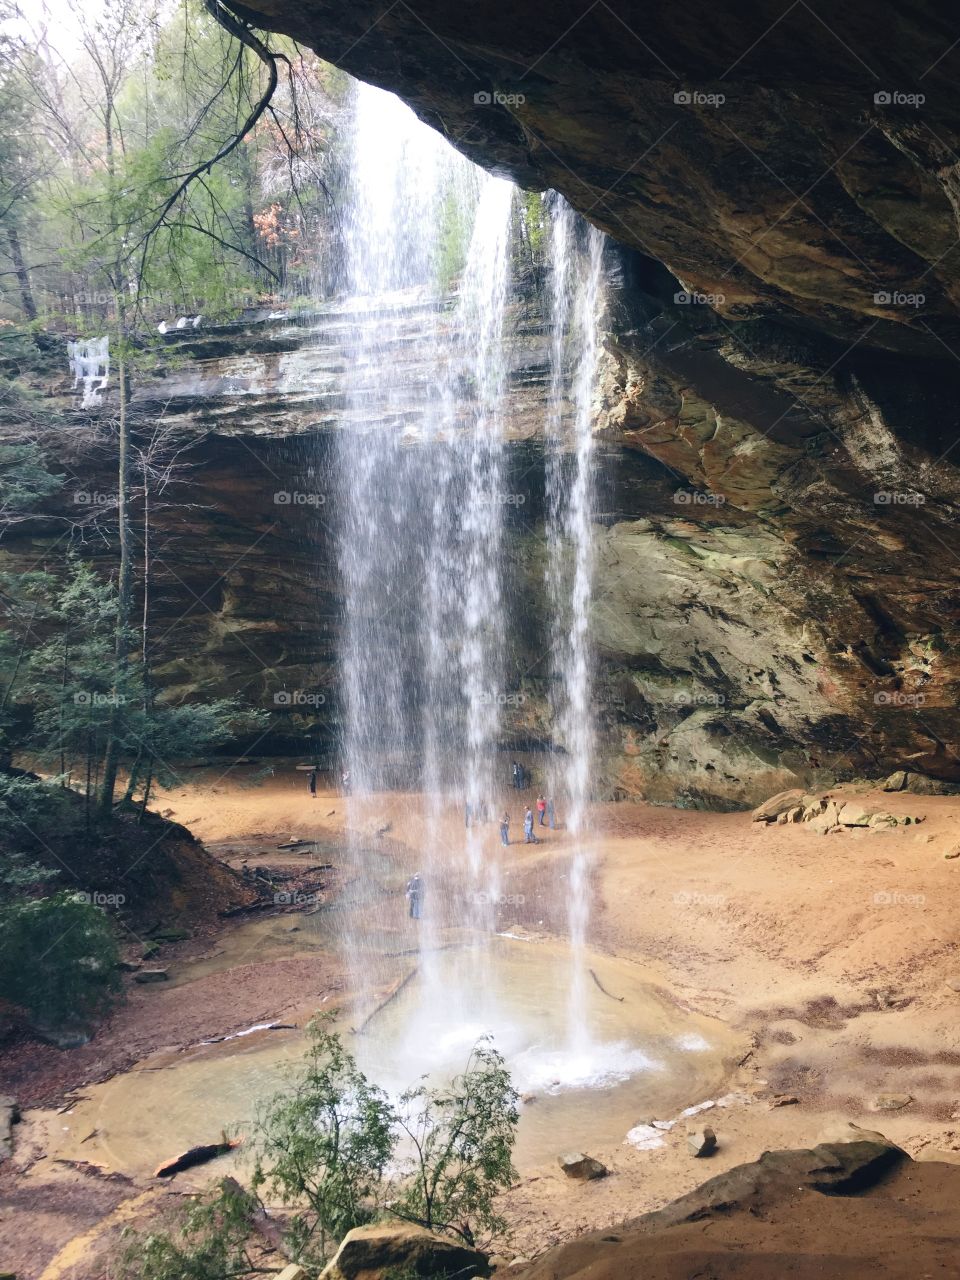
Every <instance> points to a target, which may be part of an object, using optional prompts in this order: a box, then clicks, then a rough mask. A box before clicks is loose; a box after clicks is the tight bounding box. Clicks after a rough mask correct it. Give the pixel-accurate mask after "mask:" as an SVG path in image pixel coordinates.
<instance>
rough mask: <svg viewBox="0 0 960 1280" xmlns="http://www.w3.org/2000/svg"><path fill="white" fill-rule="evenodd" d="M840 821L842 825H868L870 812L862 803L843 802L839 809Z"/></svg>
mask: <svg viewBox="0 0 960 1280" xmlns="http://www.w3.org/2000/svg"><path fill="white" fill-rule="evenodd" d="M839 816H840V823H841V825H842V826H844V827H867V826H869V825H870V814H869V813H868V812H867V810H866V809H864V807H863V806H862V805H859V804H850V803H847V804H845V805H844V806H843V807H842V808H841V810H840V815H839Z"/></svg>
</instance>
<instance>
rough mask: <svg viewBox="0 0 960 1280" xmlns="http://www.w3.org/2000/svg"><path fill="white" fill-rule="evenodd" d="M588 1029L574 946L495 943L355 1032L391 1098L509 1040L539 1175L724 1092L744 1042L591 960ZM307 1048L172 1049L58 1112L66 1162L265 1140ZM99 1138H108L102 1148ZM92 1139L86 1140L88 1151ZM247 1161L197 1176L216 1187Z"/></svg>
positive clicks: (299, 1038) (444, 954)
mask: <svg viewBox="0 0 960 1280" xmlns="http://www.w3.org/2000/svg"><path fill="white" fill-rule="evenodd" d="M584 962H585V965H586V966H587V969H588V970H589V971H592V974H591V976H589V977H588V978H587V991H588V999H587V1018H586V1025H585V1027H583V1028H582V1029H581V1030H580V1031H579V1032H578V1033H577V1034H576V1035H571V1034H570V1033H569V1030H568V1026H567V1000H568V989H567V983H568V978H569V972H570V970H569V953H568V951H567V949H566V948H565V947H564V946H563V945H562V944H559V943H545V942H524V941H515V940H511V939H506V938H494V939H490V940H488V941H487V942H486V943H485V944H484V945H483V948H482V951H481V952H480V953H479V954H478V952H477V949H476V948H465V947H463V948H452V947H451V948H447V949H444V950H440V951H438V952H436V953H435V954H434V955H433V956H432V957H427V958H426V962H425V963H424V962H423V961H421V966H420V967H419V968H417V969H414V968H413V962H412V961H411V967H410V969H409V971H408V972H409V973H410V974H411V976H410V977H409V979H408V980H407V982H406V983H405V984H404V985H403V986H402V988H401V989H400V990H399V992H398V993H397V994H396V995H395V996H394V997H393V998H392V999H390V1000H389V1001H388V1002H387V1003H386V1004H385V1005H383V1006H382V1007H381V1008H380V1009H379V1011H377V1012H375V1013H374V1014H373V1016H372V1017H370V1018H369V1019H368V1021H367V1023H366V1026H365V1028H364V1030H363V1032H362V1033H361V1034H353V1033H352V1032H351V1031H350V1030H349V1029H348V1028H344V1031H345V1033H346V1036H347V1039H348V1042H349V1043H350V1045H351V1048H352V1049H353V1051H354V1052H355V1053H356V1055H357V1058H358V1060H359V1062H360V1064H361V1066H362V1067H363V1069H364V1070H365V1071H366V1072H367V1073H368V1074H369V1075H370V1076H371V1077H372V1078H373V1079H375V1080H376V1081H377V1082H378V1083H379V1084H381V1085H382V1086H383V1087H384V1088H386V1089H387V1090H388V1091H390V1092H391V1093H399V1092H401V1091H402V1090H403V1089H404V1088H405V1087H407V1086H408V1085H410V1084H413V1083H415V1082H416V1081H417V1079H418V1078H419V1077H421V1076H422V1075H424V1074H426V1073H429V1074H430V1075H431V1077H432V1078H433V1079H434V1080H437V1081H441V1080H444V1079H449V1077H450V1076H452V1075H454V1074H456V1072H458V1071H460V1070H462V1069H463V1067H464V1066H465V1065H466V1062H467V1059H468V1057H469V1054H470V1050H471V1047H472V1045H473V1044H474V1043H475V1041H476V1040H477V1038H478V1037H479V1036H481V1035H486V1034H490V1035H492V1036H493V1039H494V1043H495V1045H496V1047H497V1048H498V1049H499V1050H500V1052H502V1053H503V1054H504V1056H505V1058H506V1059H507V1061H508V1064H509V1066H510V1070H511V1073H512V1076H513V1079H514V1083H515V1086H516V1088H517V1090H518V1091H519V1092H520V1093H521V1094H523V1095H524V1096H525V1099H526V1100H525V1102H524V1104H523V1108H522V1116H521V1121H520V1127H519V1134H518V1143H517V1153H516V1154H517V1162H518V1164H519V1166H520V1167H521V1168H522V1169H530V1168H532V1167H534V1166H536V1165H538V1164H542V1163H544V1162H545V1161H552V1160H553V1159H554V1158H555V1157H556V1155H558V1154H559V1153H560V1152H561V1151H564V1150H568V1149H571V1148H580V1147H584V1148H588V1149H593V1150H597V1149H602V1148H604V1147H607V1148H609V1147H610V1146H613V1145H616V1144H618V1143H620V1142H622V1141H623V1138H624V1136H625V1134H626V1133H627V1131H628V1130H629V1129H631V1128H632V1127H633V1126H634V1125H636V1124H637V1123H638V1122H640V1121H646V1120H649V1119H650V1118H652V1117H661V1118H662V1117H669V1116H673V1115H676V1114H677V1112H678V1111H679V1110H681V1109H682V1108H683V1107H684V1106H686V1105H688V1104H689V1103H693V1102H699V1101H701V1100H703V1099H705V1098H708V1097H711V1096H714V1095H715V1094H716V1093H717V1092H719V1091H721V1090H722V1086H723V1080H724V1076H725V1074H726V1071H727V1069H728V1065H729V1060H730V1058H731V1056H732V1055H733V1053H734V1050H735V1048H736V1047H737V1045H736V1041H735V1037H734V1036H733V1035H732V1034H731V1033H730V1032H729V1030H728V1029H727V1028H726V1027H725V1026H724V1024H722V1023H719V1022H716V1021H713V1020H711V1019H708V1018H704V1017H700V1016H698V1015H696V1014H693V1013H690V1012H688V1011H686V1010H684V1009H682V1008H680V1007H678V1006H677V1005H676V1004H675V1003H674V1002H673V1001H671V1000H670V999H669V998H668V997H667V996H666V995H665V994H664V993H663V992H662V991H660V990H658V988H657V987H656V986H655V985H653V983H652V982H651V981H650V975H649V974H648V973H647V972H645V970H644V969H643V968H642V967H641V966H639V965H636V964H633V963H630V962H628V961H624V960H618V959H612V958H610V957H606V956H600V955H596V954H588V955H587V956H586V957H585V961H584ZM303 1051H304V1037H303V1034H302V1033H301V1032H299V1031H293V1032H290V1031H277V1032H270V1031H258V1032H255V1033H253V1034H251V1035H249V1036H244V1037H240V1038H236V1039H232V1040H228V1041H225V1042H222V1043H219V1044H213V1045H199V1046H196V1047H194V1048H191V1049H188V1050H185V1051H181V1052H168V1053H165V1054H156V1055H154V1056H153V1057H152V1058H150V1059H148V1060H146V1061H145V1062H143V1063H141V1064H139V1066H138V1067H136V1068H135V1069H133V1070H131V1071H129V1072H126V1073H125V1074H123V1075H120V1076H117V1077H115V1078H114V1079H113V1080H110V1081H107V1082H106V1083H104V1084H102V1085H98V1086H95V1087H93V1088H91V1089H90V1091H89V1096H88V1097H87V1098H86V1099H85V1100H84V1101H82V1102H80V1103H78V1104H77V1106H76V1107H75V1108H74V1110H73V1111H72V1112H71V1113H69V1114H67V1115H63V1116H58V1117H56V1120H55V1123H56V1125H57V1126H58V1129H57V1130H56V1131H54V1132H53V1133H52V1135H51V1137H52V1142H53V1145H54V1147H56V1148H57V1150H56V1152H55V1154H58V1155H65V1156H67V1157H70V1158H74V1159H85V1160H92V1161H95V1162H98V1163H104V1164H106V1165H108V1166H109V1167H110V1168H111V1169H116V1170H119V1171H121V1172H124V1173H129V1174H138V1175H145V1174H150V1173H151V1172H152V1171H153V1169H154V1168H155V1167H156V1165H157V1164H159V1163H160V1162H161V1160H164V1159H166V1158H169V1157H171V1156H173V1155H175V1154H177V1153H178V1152H179V1151H181V1150H183V1149H185V1148H187V1147H191V1146H194V1145H196V1144H198V1143H205V1142H211V1141H214V1140H216V1139H217V1138H218V1136H219V1134H220V1131H221V1129H227V1130H236V1129H239V1131H240V1132H243V1133H248V1134H249V1133H250V1132H251V1121H252V1119H253V1117H254V1115H255V1112H256V1108H257V1104H258V1102H260V1101H262V1100H263V1099H265V1098H267V1097H269V1096H270V1095H272V1094H273V1093H275V1092H276V1091H277V1090H278V1089H280V1088H282V1087H283V1086H284V1083H285V1081H286V1080H288V1079H289V1073H290V1072H291V1071H294V1070H295V1069H296V1066H297V1064H298V1062H299V1060H300V1059H301V1057H302V1054H303ZM90 1134H93V1135H94V1136H93V1137H89V1135H90ZM84 1139H86V1141H84ZM236 1163H241V1164H242V1156H236V1157H234V1156H230V1157H226V1158H224V1159H221V1160H219V1161H217V1162H216V1163H215V1164H214V1165H211V1166H208V1168H207V1170H206V1171H204V1170H198V1171H196V1172H195V1173H191V1174H189V1175H186V1180H187V1181H191V1180H195V1181H203V1180H204V1179H205V1177H207V1176H210V1174H211V1173H212V1172H216V1173H218V1174H222V1173H224V1172H227V1171H228V1170H229V1168H230V1167H232V1166H233V1165H234V1164H236Z"/></svg>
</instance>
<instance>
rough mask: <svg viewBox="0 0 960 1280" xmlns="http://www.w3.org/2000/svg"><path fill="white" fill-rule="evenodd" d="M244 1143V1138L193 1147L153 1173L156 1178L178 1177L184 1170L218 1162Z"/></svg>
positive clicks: (225, 1139)
mask: <svg viewBox="0 0 960 1280" xmlns="http://www.w3.org/2000/svg"><path fill="white" fill-rule="evenodd" d="M242 1141H243V1139H242V1138H230V1139H227V1138H224V1139H223V1140H222V1141H220V1142H207V1143H204V1144H203V1145H202V1146H199V1147H191V1148H190V1149H189V1151H183V1152H181V1154H180V1155H178V1156H175V1157H174V1158H173V1159H172V1160H168V1161H167V1162H166V1163H165V1164H161V1165H158V1166H157V1167H156V1169H154V1171H153V1176H154V1177H155V1178H173V1177H176V1175H177V1174H178V1173H183V1171H184V1169H193V1168H194V1167H195V1166H196V1165H198V1164H208V1163H209V1162H210V1161H211V1160H216V1158H217V1156H225V1155H226V1154H227V1152H228V1151H232V1150H233V1149H234V1147H239V1145H240V1143H241V1142H242Z"/></svg>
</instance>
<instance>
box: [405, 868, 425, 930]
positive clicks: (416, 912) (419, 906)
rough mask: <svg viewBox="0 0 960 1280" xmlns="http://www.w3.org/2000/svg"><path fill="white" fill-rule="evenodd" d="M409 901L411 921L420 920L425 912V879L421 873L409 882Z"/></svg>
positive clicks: (416, 874)
mask: <svg viewBox="0 0 960 1280" xmlns="http://www.w3.org/2000/svg"><path fill="white" fill-rule="evenodd" d="M407 901H408V902H409V903H410V919H411V920H419V919H420V916H421V913H422V911H423V877H422V876H421V875H420V872H419V871H417V872H415V873H414V874H413V875H412V876H411V877H410V879H409V880H408V881H407Z"/></svg>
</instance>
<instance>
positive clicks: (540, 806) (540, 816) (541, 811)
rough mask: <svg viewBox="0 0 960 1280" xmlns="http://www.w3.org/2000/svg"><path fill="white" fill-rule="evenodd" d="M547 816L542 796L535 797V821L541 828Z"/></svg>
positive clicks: (545, 803)
mask: <svg viewBox="0 0 960 1280" xmlns="http://www.w3.org/2000/svg"><path fill="white" fill-rule="evenodd" d="M546 816H547V802H546V800H545V799H544V797H543V796H537V821H538V822H539V823H540V825H541V827H542V826H543V822H544V819H545V818H546Z"/></svg>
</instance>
